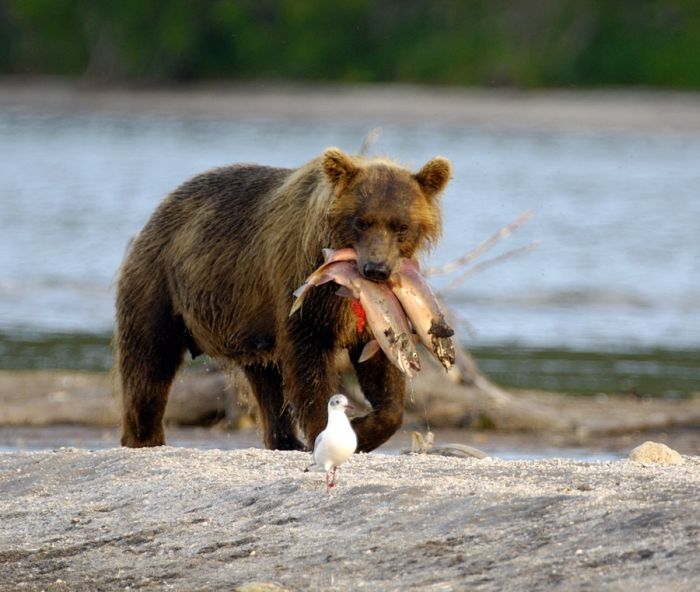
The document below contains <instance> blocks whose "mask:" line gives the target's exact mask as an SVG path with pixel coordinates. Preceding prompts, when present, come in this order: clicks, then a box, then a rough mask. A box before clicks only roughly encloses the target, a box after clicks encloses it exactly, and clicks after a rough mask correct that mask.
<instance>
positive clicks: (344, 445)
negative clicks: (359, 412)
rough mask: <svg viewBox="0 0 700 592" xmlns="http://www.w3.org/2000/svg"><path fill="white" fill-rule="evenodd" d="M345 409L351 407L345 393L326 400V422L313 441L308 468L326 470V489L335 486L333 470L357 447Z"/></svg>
mask: <svg viewBox="0 0 700 592" xmlns="http://www.w3.org/2000/svg"><path fill="white" fill-rule="evenodd" d="M346 409H352V406H351V405H350V404H349V403H348V398H347V397H346V396H345V395H333V396H332V397H331V398H330V400H329V401H328V424H327V425H326V429H325V430H323V431H322V432H321V433H320V434H319V435H318V436H316V441H315V442H314V452H313V454H314V462H313V464H312V465H310V466H308V467H307V469H306V470H307V471H309V470H321V469H323V470H324V471H325V472H326V491H328V494H329V495H330V493H331V487H334V486H335V471H336V469H337V468H338V466H339V465H341V464H343V463H344V462H345V461H346V460H348V459H349V458H350V457H351V456H352V454H353V452H355V449H356V448H357V436H356V435H355V431H354V430H353V429H352V425H350V420H349V419H348V416H347V415H345V410H346Z"/></svg>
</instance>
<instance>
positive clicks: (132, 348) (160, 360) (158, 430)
mask: <svg viewBox="0 0 700 592" xmlns="http://www.w3.org/2000/svg"><path fill="white" fill-rule="evenodd" d="M120 312H122V311H120ZM143 317H144V318H142V319H139V318H138V317H137V316H134V314H133V311H131V314H129V312H124V314H119V315H118V318H119V319H120V320H119V322H118V326H117V360H118V368H119V374H120V378H121V390H122V437H121V444H122V446H128V447H130V448H141V447H145V446H162V445H163V444H165V434H164V431H163V415H164V414H165V405H166V403H167V401H168V392H169V391H170V385H171V384H172V381H173V378H174V377H175V374H176V373H177V370H178V368H179V367H180V365H181V363H182V359H183V355H184V351H185V339H184V334H185V331H184V325H183V323H182V321H181V320H179V319H174V318H172V316H171V315H169V314H161V315H158V314H153V313H152V312H151V313H150V314H144V315H143Z"/></svg>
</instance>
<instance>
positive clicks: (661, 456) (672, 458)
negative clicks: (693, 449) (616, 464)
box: [629, 442, 683, 465]
mask: <svg viewBox="0 0 700 592" xmlns="http://www.w3.org/2000/svg"><path fill="white" fill-rule="evenodd" d="M629 459H630V460H633V461H636V462H646V463H657V464H663V465H682V464H683V457H682V456H681V455H680V454H678V452H676V451H675V450H673V448H669V447H668V446H666V444H661V443H660V442H644V444H641V445H639V446H637V447H636V448H635V449H634V450H632V452H630V456H629Z"/></svg>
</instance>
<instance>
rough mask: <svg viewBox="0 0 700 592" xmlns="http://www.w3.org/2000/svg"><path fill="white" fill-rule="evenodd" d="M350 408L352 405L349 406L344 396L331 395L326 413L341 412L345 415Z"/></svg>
mask: <svg viewBox="0 0 700 592" xmlns="http://www.w3.org/2000/svg"><path fill="white" fill-rule="evenodd" d="M352 408H353V407H352V405H350V403H349V402H348V398H347V397H346V396H345V395H333V396H332V397H331V398H330V400H329V401H328V413H330V412H331V411H341V412H342V413H345V411H346V410H347V409H352Z"/></svg>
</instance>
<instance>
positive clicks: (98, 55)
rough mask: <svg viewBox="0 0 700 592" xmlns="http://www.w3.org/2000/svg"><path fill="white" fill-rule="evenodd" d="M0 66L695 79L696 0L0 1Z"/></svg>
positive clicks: (186, 73)
mask: <svg viewBox="0 0 700 592" xmlns="http://www.w3.org/2000/svg"><path fill="white" fill-rule="evenodd" d="M0 74H11V75H69V76H77V77H83V78H85V79H88V80H95V81H101V82H136V83H163V82H184V81H196V80H260V79H262V80H271V79H273V80H274V79H278V80H301V81H336V82H409V83H429V84H452V85H479V86H513V87H522V88H536V87H565V86H581V87H592V86H626V85H640V86H652V87H667V88H686V89H697V88H700V1H699V0H658V1H649V0H238V1H232V0H153V1H149V0H104V1H91V0H2V2H0Z"/></svg>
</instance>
